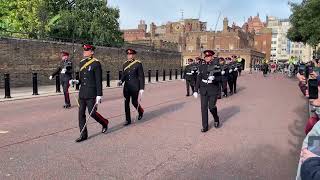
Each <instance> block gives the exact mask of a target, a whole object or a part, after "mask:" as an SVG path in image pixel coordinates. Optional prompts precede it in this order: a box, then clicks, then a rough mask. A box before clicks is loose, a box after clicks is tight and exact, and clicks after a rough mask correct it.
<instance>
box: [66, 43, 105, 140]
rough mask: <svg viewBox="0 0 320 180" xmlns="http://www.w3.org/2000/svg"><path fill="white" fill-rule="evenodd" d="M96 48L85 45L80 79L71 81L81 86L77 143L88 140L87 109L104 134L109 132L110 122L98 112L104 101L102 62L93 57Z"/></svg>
mask: <svg viewBox="0 0 320 180" xmlns="http://www.w3.org/2000/svg"><path fill="white" fill-rule="evenodd" d="M94 50H95V47H94V46H92V45H88V44H86V45H83V56H84V59H83V60H81V61H80V64H79V66H80V79H79V81H78V80H71V81H70V84H80V91H79V104H80V107H79V127H80V132H82V133H81V134H80V137H79V138H78V139H77V140H76V142H81V141H84V140H86V139H87V138H88V131H87V127H86V126H85V124H86V109H87V108H88V112H89V113H91V114H90V115H91V117H92V118H93V119H95V120H96V121H97V122H98V123H100V124H101V125H102V133H106V132H107V130H108V124H109V121H108V120H107V119H105V118H104V117H102V116H101V115H100V114H99V113H98V112H97V107H98V104H99V103H101V99H102V68H101V64H100V62H99V61H98V60H97V59H96V58H94V57H93V55H94Z"/></svg>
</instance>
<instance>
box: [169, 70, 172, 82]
mask: <svg viewBox="0 0 320 180" xmlns="http://www.w3.org/2000/svg"><path fill="white" fill-rule="evenodd" d="M169 80H172V69H170V71H169Z"/></svg>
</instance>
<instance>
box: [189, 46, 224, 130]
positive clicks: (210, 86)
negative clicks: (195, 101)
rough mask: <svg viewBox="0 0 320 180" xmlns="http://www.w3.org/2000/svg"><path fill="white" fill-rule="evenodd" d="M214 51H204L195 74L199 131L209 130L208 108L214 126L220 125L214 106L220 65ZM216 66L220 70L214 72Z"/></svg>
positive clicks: (219, 80)
mask: <svg viewBox="0 0 320 180" xmlns="http://www.w3.org/2000/svg"><path fill="white" fill-rule="evenodd" d="M214 54H215V53H214V52H213V51H212V50H205V51H204V55H205V57H204V60H205V63H204V64H202V65H200V67H199V73H198V76H197V82H196V86H195V92H194V93H193V96H194V97H195V98H197V97H198V90H199V89H200V98H201V99H200V100H201V116H202V129H201V132H207V131H208V130H209V125H208V108H209V110H210V112H211V114H212V116H213V118H214V127H215V128H218V127H219V126H220V120H219V116H218V109H217V106H216V103H217V96H218V93H219V84H220V82H221V74H222V71H221V67H220V64H219V60H218V59H217V58H216V59H213V55H214ZM217 68H220V72H215V71H216V69H217Z"/></svg>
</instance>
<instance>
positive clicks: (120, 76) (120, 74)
mask: <svg viewBox="0 0 320 180" xmlns="http://www.w3.org/2000/svg"><path fill="white" fill-rule="evenodd" d="M121 79H122V71H119V80H121Z"/></svg>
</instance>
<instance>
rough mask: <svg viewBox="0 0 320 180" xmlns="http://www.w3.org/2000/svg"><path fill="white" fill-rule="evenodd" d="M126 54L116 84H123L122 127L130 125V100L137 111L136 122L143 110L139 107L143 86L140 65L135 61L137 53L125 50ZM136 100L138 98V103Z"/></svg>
mask: <svg viewBox="0 0 320 180" xmlns="http://www.w3.org/2000/svg"><path fill="white" fill-rule="evenodd" d="M126 53H127V58H128V60H127V61H126V62H124V64H123V71H122V72H123V74H122V78H121V80H120V82H119V83H118V85H119V86H121V85H122V83H125V84H124V87H123V96H124V98H125V102H124V104H125V112H126V122H125V124H124V126H128V125H130V124H131V113H130V98H131V100H132V105H133V106H134V107H135V108H136V109H137V110H138V120H141V119H142V117H143V113H144V110H143V108H142V107H141V104H140V101H141V97H142V94H143V92H144V86H145V82H144V81H145V79H144V71H143V66H142V63H141V62H140V61H138V60H136V59H135V55H136V53H137V52H136V51H135V50H133V49H127V50H126ZM138 98H140V100H139V101H138Z"/></svg>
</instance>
